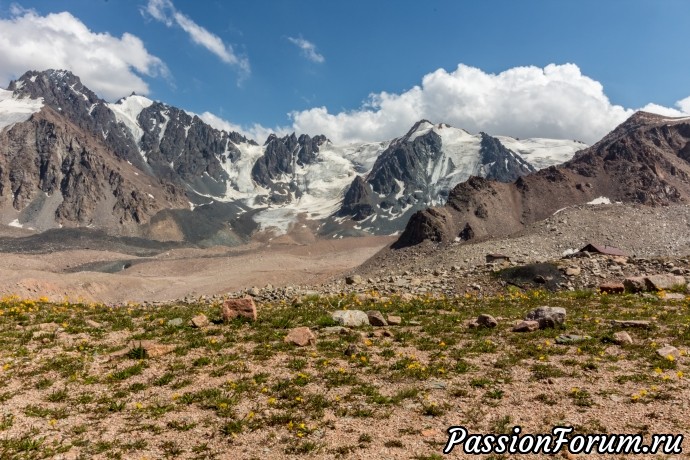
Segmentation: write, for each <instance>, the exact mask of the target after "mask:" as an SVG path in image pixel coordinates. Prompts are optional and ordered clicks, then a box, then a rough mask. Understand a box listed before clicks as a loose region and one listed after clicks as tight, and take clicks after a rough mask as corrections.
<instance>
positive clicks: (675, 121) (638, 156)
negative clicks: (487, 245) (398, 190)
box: [394, 112, 690, 248]
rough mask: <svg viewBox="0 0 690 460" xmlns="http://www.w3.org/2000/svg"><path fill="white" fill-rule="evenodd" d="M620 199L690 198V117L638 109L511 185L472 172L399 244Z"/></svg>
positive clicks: (499, 227)
mask: <svg viewBox="0 0 690 460" xmlns="http://www.w3.org/2000/svg"><path fill="white" fill-rule="evenodd" d="M615 202H621V203H636V204H641V205H647V206H670V205H675V204H686V205H687V204H688V203H690V117H681V118H669V117H664V116H661V115H656V114H652V113H646V112H637V113H636V114H634V115H633V116H631V117H630V118H629V119H628V120H626V121H625V122H624V123H622V124H621V125H620V126H618V127H617V128H616V129H614V130H613V131H612V132H611V133H609V134H608V135H607V136H605V137H604V138H603V139H602V140H600V141H599V142H597V143H596V144H595V145H593V146H591V147H589V148H587V149H584V150H581V151H580V152H578V153H577V154H576V155H575V156H574V157H573V158H572V159H570V160H569V161H566V162H565V163H563V164H561V165H558V166H550V167H548V168H545V169H542V170H540V171H538V172H536V173H534V174H530V175H527V176H523V177H520V178H518V179H517V180H515V181H514V182H511V183H501V182H497V181H490V180H487V179H485V178H481V177H472V178H470V179H469V180H467V181H464V182H462V183H460V184H458V185H457V186H455V187H454V188H453V190H452V191H451V192H450V194H449V197H448V200H447V202H446V204H445V205H444V206H436V207H430V208H427V209H425V210H420V211H418V212H416V213H415V214H414V215H413V216H412V217H411V218H410V220H409V222H408V224H407V226H406V228H405V230H404V231H403V233H402V234H401V235H400V237H399V239H398V241H397V242H396V243H395V244H394V247H396V248H402V247H407V246H413V245H416V244H419V243H422V242H424V241H434V242H440V243H451V242H461V241H470V240H473V241H478V240H482V239H489V238H495V237H502V236H507V235H510V234H513V233H517V232H518V231H520V230H521V229H522V228H524V227H525V226H527V225H529V224H531V223H534V222H537V221H541V220H543V219H546V218H547V217H550V216H552V215H554V214H555V213H557V212H559V211H560V210H562V209H564V208H567V207H569V206H574V205H582V204H587V203H600V204H601V203H615ZM621 224H624V223H623V222H622V223H621Z"/></svg>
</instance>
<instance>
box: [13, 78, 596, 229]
mask: <svg viewBox="0 0 690 460" xmlns="http://www.w3.org/2000/svg"><path fill="white" fill-rule="evenodd" d="M8 90H9V91H11V98H12V100H13V101H14V102H17V101H36V102H37V103H36V104H34V106H36V107H38V109H35V110H37V111H35V112H34V114H33V115H31V114H28V115H27V116H26V117H25V118H24V120H25V121H22V120H21V119H20V118H21V116H19V115H18V114H16V113H10V112H11V110H9V112H7V113H4V112H3V113H2V114H0V115H1V116H0V118H3V117H4V118H5V119H7V120H10V121H11V122H9V123H6V124H5V125H9V126H6V127H5V128H4V129H3V134H4V135H7V133H8V132H10V131H15V130H20V131H21V130H26V128H25V127H23V125H24V124H26V123H29V124H31V123H34V122H35V121H36V120H38V119H39V118H40V117H41V116H42V114H44V113H45V112H46V111H48V110H50V111H52V114H51V115H50V117H49V118H50V119H51V120H53V122H54V124H56V125H59V124H60V123H62V124H63V125H65V126H67V125H69V126H70V132H71V133H72V135H73V137H74V136H77V137H78V136H81V137H88V138H90V139H91V141H92V144H94V145H95V144H100V145H99V146H98V147H99V148H98V149H95V147H94V149H95V150H94V151H97V152H98V155H104V156H108V155H110V156H111V157H112V158H108V159H107V161H106V160H105V159H101V160H102V162H110V161H111V160H117V161H119V162H123V163H124V164H126V165H127V167H126V168H125V169H126V170H127V173H126V178H128V179H130V182H131V181H134V178H136V177H140V178H141V180H145V181H149V182H151V184H150V185H151V187H155V188H160V189H161V190H165V191H167V192H165V193H163V195H165V196H166V198H165V200H167V201H165V200H164V201H163V202H161V203H159V205H156V206H149V205H146V204H145V203H146V199H148V194H147V193H148V192H146V193H143V192H140V193H134V195H133V194H132V191H129V192H127V193H128V196H129V197H130V198H129V199H128V200H124V199H123V198H122V196H120V195H122V194H120V195H118V196H116V195H113V196H114V197H115V198H114V199H113V198H111V196H110V195H111V194H110V193H107V194H105V195H104V194H103V193H101V194H99V193H93V192H94V190H96V188H98V189H99V190H102V189H104V185H103V184H104V183H105V182H108V180H110V179H107V178H106V177H105V176H103V177H101V176H99V175H95V176H94V173H93V172H92V171H87V169H88V168H89V167H91V166H92V165H93V164H94V163H93V161H92V162H86V165H88V166H86V165H85V166H84V167H83V169H82V170H80V171H81V174H75V175H72V176H69V177H71V179H70V180H71V183H72V184H74V185H73V186H72V190H73V193H76V194H77V195H79V198H75V199H71V200H70V199H67V200H63V201H62V202H60V203H59V204H58V205H55V206H53V205H51V206H53V207H56V206H60V209H61V211H60V212H59V213H57V214H55V218H54V219H52V221H51V217H50V215H51V212H53V211H51V209H52V208H51V206H46V205H45V203H44V201H45V200H43V201H41V200H39V201H36V200H37V198H36V197H37V196H38V194H37V192H38V191H44V190H43V189H42V188H41V187H44V188H45V187H48V188H50V187H51V186H47V185H39V184H43V181H44V180H46V177H44V176H45V174H46V173H49V172H50V171H51V170H46V171H47V172H46V173H44V172H43V171H42V170H41V168H39V169H38V170H36V169H32V168H30V167H28V163H32V162H33V163H36V164H41V161H42V160H41V158H42V155H43V152H39V151H32V149H29V148H28V147H26V148H24V149H23V150H22V154H21V157H22V158H24V157H26V158H25V159H24V160H22V161H19V160H17V158H18V151H17V150H16V148H15V146H14V145H13V144H12V142H15V141H10V140H9V139H8V140H7V141H5V142H3V144H2V145H3V147H4V150H5V152H4V161H5V162H7V161H9V159H10V158H14V159H13V160H12V161H13V162H14V163H13V164H14V167H12V168H9V167H6V168H4V171H5V174H4V175H3V174H2V171H0V179H1V180H2V182H0V197H1V196H7V192H4V193H3V190H5V191H6V190H10V189H12V190H13V193H12V196H11V199H10V200H9V201H8V203H9V206H4V208H3V209H5V210H6V212H4V213H3V215H4V216H5V217H2V219H1V220H0V221H3V222H5V223H8V222H11V221H12V222H14V221H15V220H16V221H17V222H18V223H19V224H22V225H25V226H26V227H33V228H37V229H46V228H51V227H58V226H60V225H71V226H83V225H90V226H95V227H99V228H104V229H109V231H114V232H116V233H126V234H130V233H131V232H132V231H135V229H134V227H132V228H130V229H129V230H127V231H123V230H122V229H121V228H120V226H121V225H123V224H122V222H125V221H131V222H133V223H136V224H139V225H141V224H144V225H149V227H148V228H146V229H141V231H140V232H139V234H141V235H148V236H150V237H153V238H173V239H176V238H188V237H189V235H190V234H191V233H199V235H197V237H196V238H203V239H207V240H209V241H221V240H223V241H225V240H227V238H226V237H214V236H213V235H217V234H218V232H220V233H222V234H227V232H230V233H232V235H233V236H232V237H231V238H230V240H232V241H237V240H238V238H239V239H240V240H241V239H242V238H246V237H248V236H249V235H250V234H251V233H252V232H255V231H256V230H258V229H263V230H266V229H271V228H272V229H273V230H275V231H278V232H286V231H289V230H290V229H291V228H293V227H294V225H295V224H296V222H297V221H298V220H301V219H306V220H307V221H308V222H312V224H310V225H311V227H312V230H313V231H314V232H315V233H317V234H320V235H323V236H329V237H337V236H344V235H359V234H368V233H374V234H390V233H394V232H396V231H399V230H401V229H402V228H403V227H404V224H405V222H406V221H407V219H408V218H409V216H410V215H411V214H412V213H414V212H415V211H417V210H418V209H423V208H425V207H427V206H429V205H438V204H443V203H444V202H445V201H446V199H447V197H448V194H449V191H450V189H451V188H452V187H453V186H454V185H455V184H456V183H458V182H461V181H462V180H464V179H466V178H467V177H469V176H470V175H480V176H484V177H488V178H491V179H497V180H504V181H505V180H508V181H512V180H514V179H515V178H517V177H520V176H522V175H524V174H527V173H530V172H533V171H534V170H535V167H534V166H532V165H531V164H530V163H529V161H528V160H525V158H528V157H529V155H530V154H533V152H534V151H535V145H536V146H537V147H536V150H539V146H542V147H541V152H542V153H543V152H545V151H546V150H547V149H548V148H554V149H556V150H558V154H557V155H554V160H548V159H546V160H545V159H544V158H545V157H546V158H548V157H549V155H548V153H547V154H546V155H545V156H544V155H542V156H541V157H540V159H539V161H538V162H539V163H540V164H542V165H543V164H544V161H546V162H547V163H548V162H549V161H560V159H562V158H563V155H564V152H565V156H567V157H568V158H569V157H571V156H572V155H573V154H574V153H575V151H577V150H579V149H580V148H582V147H584V145H583V144H580V143H577V142H574V141H555V140H539V139H535V140H526V142H525V140H523V141H519V140H516V139H511V138H505V137H503V138H497V137H492V136H489V135H488V134H485V133H480V134H478V135H472V134H469V133H467V132H466V131H464V130H461V129H456V128H452V127H450V126H448V125H445V124H439V125H434V124H432V123H430V122H428V121H426V120H422V121H420V122H419V123H417V124H416V125H415V126H414V127H413V128H412V129H411V130H410V131H409V132H408V133H407V134H405V135H404V136H402V137H400V138H397V139H393V140H390V141H383V142H378V143H358V144H348V145H334V144H333V143H331V142H330V141H329V140H328V139H327V138H326V137H325V136H322V135H319V136H314V137H310V136H308V135H300V136H297V135H295V134H292V135H288V136H284V137H282V138H281V137H278V136H276V135H272V136H270V137H269V138H268V139H267V140H266V142H265V143H264V144H263V145H259V144H258V143H257V142H255V141H253V140H250V139H247V138H246V137H244V136H242V135H241V134H238V133H234V132H226V131H222V130H218V129H215V128H213V127H211V126H210V125H208V124H207V123H205V122H204V121H203V120H201V119H200V118H199V117H198V116H196V115H194V114H191V113H188V112H186V111H184V110H181V109H179V108H176V107H172V106H169V105H166V104H164V103H161V102H156V101H152V100H150V99H148V98H145V97H142V96H137V95H132V96H129V97H127V98H123V99H121V100H120V101H118V102H116V103H108V102H106V101H104V100H102V99H100V98H99V97H98V96H97V95H96V94H95V93H93V92H92V91H90V90H89V89H88V88H86V87H85V86H84V85H83V84H82V83H81V81H80V80H79V78H78V77H77V76H75V75H73V74H71V73H70V72H66V71H59V70H48V71H43V72H36V71H30V72H27V73H26V74H24V75H23V76H22V77H20V78H19V79H17V80H15V81H13V82H11V83H10V86H9V88H8ZM41 101H42V103H41ZM32 104H33V102H32ZM41 107H42V108H41ZM39 109H40V110H39ZM3 110H4V109H3V107H0V112H2V111H3ZM22 113H24V112H22ZM34 119H36V120H34ZM3 126H4V125H3ZM37 135H39V134H37ZM39 141H42V139H39ZM547 141H548V142H547ZM27 145H28V144H27ZM37 145H40V142H38V143H37ZM90 145H91V144H90ZM507 145H511V146H512V150H511V148H509V147H507ZM547 145H549V146H550V147H548V148H547V147H546V146H547ZM92 150H93V149H92ZM535 158H536V157H535ZM24 163H27V164H24ZM76 164H82V163H80V162H77V163H76ZM99 164H100V163H99ZM118 164H119V163H118ZM25 166H26V168H25ZM130 166H131V167H132V168H130ZM10 169H11V170H12V173H11V174H10V173H8V172H7V171H10ZM58 169H60V168H58ZM68 169H69V168H68ZM8 174H9V175H8ZM22 174H23V177H26V179H25V180H23V182H22V181H20V180H18V179H17V177H19V176H21V175H22ZM10 175H11V176H12V177H10ZM28 176H31V179H30V180H29V179H28ZM92 176H93V177H96V179H94V181H100V182H102V184H101V185H99V186H98V187H96V186H95V185H94V184H91V185H88V186H87V185H85V184H86V182H88V181H87V178H89V177H92ZM47 181H48V182H47V183H50V181H51V179H50V178H48V179H47ZM116 182H117V181H116ZM17 184H21V185H17ZM154 184H155V185H154ZM148 185H149V184H147V186H148ZM115 189H117V187H115ZM17 190H19V191H18V192H17ZM51 190H52V189H51ZM46 193H50V192H46ZM166 193H167V195H166ZM152 195H154V196H156V195H157V194H156V193H152ZM51 196H52V195H51ZM60 196H61V197H64V196H66V195H64V194H61V195H60ZM142 196H143V197H144V198H141V197H142ZM161 196H162V195H161ZM133 197H134V198H133ZM106 199H107V200H106ZM138 199H141V200H142V203H143V204H142V205H141V206H140V207H137V210H136V212H132V211H131V208H132V206H133V205H132V204H131V203H130V204H125V202H126V201H131V200H135V201H136V200H138ZM53 200H55V201H58V198H55V197H54V198H53ZM105 201H108V202H111V205H112V206H113V208H112V209H111V210H110V212H107V213H106V212H105V211H104V212H103V213H96V214H94V213H93V212H92V211H91V210H93V209H95V208H96V207H98V206H99V205H97V204H96V203H99V202H102V203H105ZM185 208H186V209H187V211H185ZM30 209H32V210H34V211H29V210H30ZM36 210H38V211H36ZM101 214H107V217H108V218H101ZM38 215H40V216H41V217H40V219H39V218H38V217H37V216H38ZM87 216H88V217H87ZM111 216H120V217H121V219H119V220H117V219H116V220H115V221H113V219H111V218H110V217H111ZM125 216H129V217H125ZM134 216H138V217H134ZM200 220H201V221H203V222H205V223H204V225H203V227H204V228H205V230H203V231H201V232H199V231H196V230H192V228H191V227H192V226H193V225H194V224H195V223H196V222H199V221H200ZM166 227H169V228H166ZM184 229H186V230H184ZM163 230H164V231H163ZM202 234H203V235H202Z"/></svg>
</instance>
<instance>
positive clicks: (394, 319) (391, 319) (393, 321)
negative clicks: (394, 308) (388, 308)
mask: <svg viewBox="0 0 690 460" xmlns="http://www.w3.org/2000/svg"><path fill="white" fill-rule="evenodd" d="M386 321H387V322H388V325H389V326H400V325H401V324H402V317H400V316H395V315H388V316H386Z"/></svg>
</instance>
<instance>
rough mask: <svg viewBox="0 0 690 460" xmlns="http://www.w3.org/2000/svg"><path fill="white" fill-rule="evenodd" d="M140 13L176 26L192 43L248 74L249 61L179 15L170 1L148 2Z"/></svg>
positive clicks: (181, 14) (217, 38)
mask: <svg viewBox="0 0 690 460" xmlns="http://www.w3.org/2000/svg"><path fill="white" fill-rule="evenodd" d="M142 12H144V13H146V14H148V15H149V16H151V17H152V18H153V19H155V20H157V21H159V22H162V23H163V24H165V25H166V26H168V27H172V26H173V25H175V24H177V25H178V26H179V27H180V28H181V29H182V30H184V31H185V32H187V35H189V38H190V39H191V40H192V41H193V42H194V43H196V44H197V45H200V46H203V47H204V48H206V49H207V50H208V51H210V52H211V53H213V54H215V55H216V56H217V57H218V58H219V59H220V60H221V61H223V62H225V63H226V64H230V65H234V66H237V68H239V69H240V71H241V72H242V73H243V74H244V75H247V74H249V72H250V66H249V60H248V59H247V58H246V57H241V56H238V55H237V54H235V52H234V50H233V48H232V46H230V45H226V44H225V43H223V40H221V39H220V37H218V36H217V35H215V34H213V33H211V32H209V31H208V30H207V29H205V28H204V27H202V26H200V25H199V24H197V23H196V22H194V21H193V20H192V19H191V18H190V17H189V16H187V15H185V14H183V13H180V12H179V11H178V10H177V9H176V8H175V5H174V4H173V2H172V0H149V2H148V3H147V5H146V7H145V8H143V9H142Z"/></svg>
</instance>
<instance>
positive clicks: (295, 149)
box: [252, 133, 328, 204]
mask: <svg viewBox="0 0 690 460" xmlns="http://www.w3.org/2000/svg"><path fill="white" fill-rule="evenodd" d="M327 141H328V139H326V137H325V136H315V137H313V138H312V137H310V136H308V135H306V134H302V135H301V136H300V137H299V138H297V136H295V133H292V134H291V135H289V136H285V137H283V138H279V137H278V136H276V135H274V134H272V135H270V136H269V137H268V139H267V140H266V143H265V144H264V145H265V151H264V154H263V155H262V156H261V157H260V158H259V159H258V160H257V161H256V163H254V166H253V168H252V179H253V180H254V182H256V183H257V184H259V185H261V186H262V187H265V188H267V189H269V190H270V193H269V196H268V200H269V201H270V202H273V203H277V204H280V203H288V202H290V201H292V200H294V199H295V198H299V197H300V196H301V194H302V191H301V189H300V188H299V186H298V184H297V183H296V182H295V180H294V179H295V173H296V171H297V168H298V167H304V166H307V165H310V164H313V163H315V162H317V161H318V153H319V148H320V146H321V145H323V144H324V143H325V142H327Z"/></svg>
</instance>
